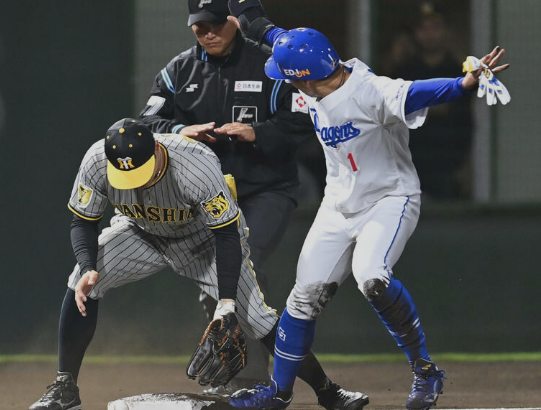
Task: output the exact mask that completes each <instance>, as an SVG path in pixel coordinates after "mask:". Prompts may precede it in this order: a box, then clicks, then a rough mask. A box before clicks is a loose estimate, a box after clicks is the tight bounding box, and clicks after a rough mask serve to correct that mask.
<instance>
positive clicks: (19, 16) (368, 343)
mask: <svg viewBox="0 0 541 410" xmlns="http://www.w3.org/2000/svg"><path fill="white" fill-rule="evenodd" d="M282 3H283V2H282ZM98 4H99V6H98ZM133 4H134V3H133V2H132V1H127V0H115V1H114V2H105V1H101V2H84V1H47V2H34V1H29V0H21V1H17V2H15V1H11V2H9V7H4V5H3V6H2V10H1V12H0V96H1V98H2V100H3V107H4V116H3V120H2V123H1V124H0V147H1V148H0V150H1V153H2V156H1V160H0V178H1V186H2V191H1V193H0V233H1V236H0V237H1V246H0V317H1V318H2V319H1V320H2V326H1V327H0V353H1V354H8V353H30V352H32V353H54V352H55V350H56V336H57V334H56V332H57V322H58V313H59V311H60V304H61V300H62V298H63V295H64V293H65V289H66V280H67V276H68V275H69V273H70V272H71V269H72V267H73V264H74V262H75V259H74V257H73V254H72V251H71V246H70V241H69V223H70V220H71V213H70V212H69V211H68V210H67V208H66V203H67V201H68V198H69V195H70V192H71V188H72V183H73V180H74V178H75V175H76V172H77V168H78V166H79V163H80V161H81V159H82V156H83V154H84V152H85V151H86V149H87V148H88V147H89V146H90V145H91V144H92V143H93V142H94V141H96V140H97V139H99V138H102V135H103V133H104V131H105V130H106V129H107V128H108V127H109V125H111V124H112V123H113V122H115V121H116V120H117V119H119V118H122V117H127V116H135V115H137V113H138V111H137V110H135V109H134V108H133V107H134V106H140V103H138V104H134V102H133V76H134V72H133V64H132V62H133V59H134V54H133V53H134V50H133V46H132V44H133V38H134V35H135V33H134V24H133V15H134V6H133ZM343 4H345V2H339V1H333V2H330V1H319V2H313V1H308V0H302V1H296V2H295V7H298V8H299V9H304V10H310V11H309V12H308V13H304V14H301V15H297V16H295V17H294V18H293V15H292V14H294V13H284V12H283V11H282V12H280V13H278V8H276V9H273V6H269V7H267V9H268V11H269V14H271V15H275V16H279V17H277V18H276V19H275V20H276V22H277V23H279V24H280V25H282V26H283V27H287V28H290V27H293V26H300V25H308V26H313V27H315V28H318V29H320V30H321V31H324V32H325V33H328V35H329V37H330V38H331V41H333V42H334V43H335V44H337V48H338V51H339V52H340V53H345V52H346V51H345V48H342V47H344V46H343V45H341V44H345V43H344V41H340V39H344V38H345V36H346V31H345V24H343V22H344V20H345V17H346V16H345V15H344V9H345V8H344V7H341V6H342V5H343ZM275 7H278V6H275ZM379 41H380V43H382V44H384V40H383V39H381V38H380V40H379ZM349 57H350V56H347V58H349ZM151 80H152V79H151V78H149V84H150V81H151ZM304 205H305V206H302V207H301V208H300V209H299V210H298V211H297V213H296V216H295V218H294V221H293V222H292V224H291V226H290V228H289V230H288V233H287V235H286V239H285V240H284V241H283V243H282V244H281V245H280V247H279V249H278V250H277V252H276V253H275V254H274V256H273V258H272V261H271V262H270V263H269V270H270V272H269V275H271V277H274V278H277V279H276V280H274V281H273V283H272V285H271V294H270V298H269V302H270V304H271V305H272V306H274V307H276V308H277V310H278V311H280V312H281V310H282V309H283V306H284V304H285V298H286V297H287V294H288V293H289V290H290V289H291V287H292V286H293V282H294V274H295V273H294V271H295V265H296V259H297V256H298V254H299V251H300V247H301V245H302V241H303V239H304V236H305V234H306V232H307V230H308V228H309V226H310V224H311V221H312V219H313V216H314V214H315V209H316V205H317V204H304ZM423 212H424V213H423V214H422V216H421V220H420V222H419V226H418V228H417V231H416V232H415V234H414V236H413V237H412V239H411V240H410V242H409V244H408V246H407V247H406V250H405V252H404V254H403V256H402V258H401V260H400V261H399V262H398V264H397V265H396V267H395V269H394V270H395V274H396V276H397V277H398V278H399V279H400V280H402V281H403V283H404V284H405V285H406V286H407V287H408V289H409V290H410V293H412V295H413V296H414V299H415V300H416V304H417V307H418V310H419V312H420V315H421V319H422V321H423V324H424V327H425V331H426V333H427V341H428V346H429V348H430V349H431V351H434V352H443V351H465V352H470V351H473V352H502V351H538V350H539V340H540V339H541V324H540V321H539V312H540V311H541V298H539V297H538V292H539V289H540V288H541V278H540V275H539V274H538V260H537V255H538V254H537V252H538V249H539V246H540V244H541V235H540V228H539V227H540V226H541V211H540V210H539V206H537V205H535V204H534V205H533V206H531V204H530V206H529V207H528V208H527V209H525V208H524V207H516V206H514V207H507V208H503V209H502V208H495V207H488V206H482V207H481V206H474V205H471V204H470V205H464V206H445V204H444V206H442V207H434V206H432V207H430V206H428V207H424V210H423ZM105 222H106V221H104V223H105ZM197 298H198V291H197V289H196V287H195V285H194V284H192V283H190V282H189V281H187V280H185V279H184V278H179V277H178V276H176V275H174V274H173V273H172V272H171V271H164V272H163V273H161V274H158V275H155V276H154V277H152V278H149V279H147V280H145V281H142V282H139V283H135V284H131V285H128V286H126V287H123V288H121V289H117V290H113V291H111V292H110V293H109V294H108V295H107V297H106V298H105V299H104V300H102V301H101V302H100V303H101V309H100V321H99V324H98V330H97V333H96V337H95V340H94V343H93V344H92V346H91V348H90V350H89V352H90V353H115V354H116V353H118V354H122V353H124V354H142V353H146V354H176V353H182V354H189V353H191V351H192V349H193V346H194V345H195V343H196V341H197V340H198V339H199V337H200V334H201V332H202V330H203V328H204V327H205V325H206V323H205V320H204V314H203V312H202V310H201V309H200V307H199V305H198V303H197ZM315 348H316V350H317V351H325V352H336V353H376V352H396V351H397V349H396V347H395V345H394V342H393V340H392V338H391V337H390V336H389V335H388V334H387V331H386V330H385V329H384V327H383V325H382V324H381V323H380V321H379V319H378V318H377V317H376V315H375V313H374V312H372V311H371V307H370V306H369V304H368V303H367V302H366V301H365V300H364V298H363V297H362V295H361V294H360V292H359V291H358V290H357V289H356V284H355V283H354V281H353V279H352V278H350V279H349V280H348V281H347V282H346V284H345V285H344V286H343V287H342V288H340V289H339V291H338V294H337V297H336V298H335V300H333V302H332V303H331V304H330V306H329V308H328V310H327V311H325V312H324V313H323V315H322V316H321V318H320V320H319V322H318V330H317V338H316V344H315Z"/></svg>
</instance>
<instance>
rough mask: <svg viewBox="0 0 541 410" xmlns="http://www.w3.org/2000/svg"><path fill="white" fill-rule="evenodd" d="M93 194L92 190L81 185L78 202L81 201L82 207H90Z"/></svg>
mask: <svg viewBox="0 0 541 410" xmlns="http://www.w3.org/2000/svg"><path fill="white" fill-rule="evenodd" d="M92 194H93V191H92V190H91V189H90V188H88V187H86V186H84V185H83V184H79V189H78V199H77V200H78V201H79V203H80V204H81V206H83V207H85V206H87V205H88V203H89V202H90V199H92Z"/></svg>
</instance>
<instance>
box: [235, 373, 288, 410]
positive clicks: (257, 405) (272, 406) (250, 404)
mask: <svg viewBox="0 0 541 410" xmlns="http://www.w3.org/2000/svg"><path fill="white" fill-rule="evenodd" d="M277 394H278V385H277V384H276V382H275V381H274V380H272V379H271V382H270V385H269V386H261V385H255V386H254V388H253V389H242V390H239V391H237V392H235V393H233V394H232V395H231V397H230V398H229V404H231V405H232V406H233V407H238V408H241V409H244V408H251V409H263V410H280V409H285V408H286V407H287V406H289V405H290V404H291V400H293V392H291V394H290V396H289V398H288V399H287V400H284V399H281V398H279V397H277Z"/></svg>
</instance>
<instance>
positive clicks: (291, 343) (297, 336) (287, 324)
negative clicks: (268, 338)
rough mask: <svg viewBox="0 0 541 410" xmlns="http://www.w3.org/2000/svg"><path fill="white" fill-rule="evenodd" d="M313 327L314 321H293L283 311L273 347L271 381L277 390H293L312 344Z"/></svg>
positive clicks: (292, 318) (314, 325)
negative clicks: (276, 386) (272, 380)
mask: <svg viewBox="0 0 541 410" xmlns="http://www.w3.org/2000/svg"><path fill="white" fill-rule="evenodd" d="M315 327H316V321H315V320H300V319H295V318H294V317H292V316H290V315H289V313H288V312H287V309H285V310H284V313H283V314H282V317H281V318H280V323H279V325H278V331H277V335H276V344H275V346H274V374H273V379H274V381H275V382H276V384H277V385H278V390H280V391H291V390H293V384H294V383H295V378H296V377H297V374H298V373H299V369H300V367H301V365H302V362H303V360H304V358H305V357H306V355H307V354H308V351H309V350H310V348H311V347H312V343H313V342H314V334H315Z"/></svg>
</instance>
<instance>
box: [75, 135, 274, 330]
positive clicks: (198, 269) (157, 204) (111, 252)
mask: <svg viewBox="0 0 541 410" xmlns="http://www.w3.org/2000/svg"><path fill="white" fill-rule="evenodd" d="M154 136H155V138H156V140H157V141H158V142H159V143H160V145H161V147H162V149H164V150H165V151H166V152H167V164H166V168H165V171H164V173H163V174H162V176H161V178H160V179H159V180H158V181H157V182H156V183H155V184H154V185H152V186H150V187H149V188H146V189H133V190H118V189H114V188H112V187H111V185H110V184H109V183H108V180H107V158H106V156H105V153H104V143H103V140H101V141H98V142H96V143H95V144H94V145H93V146H92V147H91V148H90V149H89V150H88V152H87V153H86V155H85V157H84V159H83V162H82V164H81V167H80V169H79V173H78V175H77V178H76V181H75V184H74V187H73V190H72V195H71V198H70V200H69V203H68V207H69V208H70V209H71V210H72V211H73V212H74V213H75V214H77V215H79V216H80V217H82V218H85V219H90V220H98V219H100V218H101V217H102V216H103V213H104V211H105V208H106V205H107V203H108V202H111V203H112V204H113V205H114V206H115V208H116V215H115V216H114V217H113V218H112V219H111V225H110V226H109V227H107V228H105V229H104V230H103V231H102V233H101V234H100V236H99V250H98V261H97V270H98V272H99V274H100V280H99V282H98V283H97V284H96V285H95V286H94V288H93V289H92V291H91V293H90V294H89V296H90V297H91V298H93V299H99V298H102V297H103V296H104V295H105V293H106V292H107V291H108V290H109V289H112V288H116V287H120V286H123V285H125V284H127V283H130V282H135V281H138V280H141V279H144V278H146V277H148V276H150V275H152V274H154V273H157V272H159V271H161V270H162V269H164V268H165V267H167V266H170V267H171V268H172V269H173V270H174V271H175V272H176V273H178V274H179V275H182V276H185V277H187V278H190V279H192V280H194V281H195V282H196V284H197V285H198V286H199V287H200V288H201V289H202V290H204V291H205V292H207V293H208V294H209V295H211V296H212V297H214V298H216V299H217V298H218V275H217V273H216V263H215V249H214V243H215V242H214V235H213V233H212V231H211V230H212V229H213V228H218V227H220V226H223V225H227V224H229V223H236V224H237V226H238V228H239V233H240V237H241V244H242V255H243V263H242V268H241V275H240V278H239V283H238V290H237V309H238V316H239V320H240V322H241V325H242V327H243V329H244V331H245V332H246V333H247V334H249V335H250V336H252V337H255V338H258V339H259V338H261V337H263V336H265V335H266V334H268V333H269V331H270V330H271V329H272V327H273V326H274V324H275V322H276V320H277V315H276V312H275V311H274V310H272V309H271V308H269V307H268V306H266V305H265V303H264V300H263V296H262V294H261V292H260V291H259V287H258V285H257V281H256V279H255V274H254V272H253V270H252V267H251V262H250V260H249V255H250V250H249V247H248V245H247V243H246V239H247V236H248V228H247V227H246V223H245V220H244V217H243V215H242V214H241V213H240V209H239V208H238V206H237V204H236V202H235V201H234V199H233V198H232V196H231V193H230V191H229V189H228V187H227V184H226V182H225V179H224V177H223V175H222V173H221V170H220V164H219V162H218V159H217V157H216V156H215V154H214V153H213V152H212V151H210V150H209V149H208V148H206V147H205V145H203V144H201V143H198V142H196V141H193V140H191V139H189V138H185V137H182V136H179V135H174V134H154ZM209 228H210V229H209ZM80 277H81V272H80V270H79V266H78V265H76V266H75V268H74V270H73V272H72V274H71V275H70V278H69V280H68V286H69V287H70V288H71V289H75V286H76V284H77V282H78V281H79V279H80Z"/></svg>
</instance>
